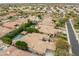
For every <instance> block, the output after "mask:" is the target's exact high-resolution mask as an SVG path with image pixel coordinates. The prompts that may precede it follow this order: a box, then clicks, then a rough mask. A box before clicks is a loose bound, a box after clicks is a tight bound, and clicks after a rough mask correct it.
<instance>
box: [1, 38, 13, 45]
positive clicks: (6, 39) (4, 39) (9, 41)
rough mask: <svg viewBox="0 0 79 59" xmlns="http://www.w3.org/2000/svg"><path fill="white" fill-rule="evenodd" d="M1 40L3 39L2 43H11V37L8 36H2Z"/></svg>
mask: <svg viewBox="0 0 79 59" xmlns="http://www.w3.org/2000/svg"><path fill="white" fill-rule="evenodd" d="M2 41H3V42H4V43H6V44H9V45H11V44H12V39H10V38H8V37H4V38H3V39H2Z"/></svg>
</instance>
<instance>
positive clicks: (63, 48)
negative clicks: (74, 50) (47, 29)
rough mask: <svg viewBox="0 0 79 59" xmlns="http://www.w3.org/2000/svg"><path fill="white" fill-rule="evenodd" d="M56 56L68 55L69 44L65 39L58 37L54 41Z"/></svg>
mask: <svg viewBox="0 0 79 59" xmlns="http://www.w3.org/2000/svg"><path fill="white" fill-rule="evenodd" d="M55 55H57V56H66V55H69V45H68V43H67V42H66V41H65V40H62V39H59V40H57V41H56V51H55Z"/></svg>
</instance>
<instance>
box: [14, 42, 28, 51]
mask: <svg viewBox="0 0 79 59" xmlns="http://www.w3.org/2000/svg"><path fill="white" fill-rule="evenodd" d="M15 46H16V47H17V48H19V49H22V50H28V44H27V43H26V42H23V41H17V42H16V43H15Z"/></svg>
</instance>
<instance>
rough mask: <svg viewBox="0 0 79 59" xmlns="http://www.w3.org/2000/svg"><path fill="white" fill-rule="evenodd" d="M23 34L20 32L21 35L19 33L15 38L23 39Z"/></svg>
mask: <svg viewBox="0 0 79 59" xmlns="http://www.w3.org/2000/svg"><path fill="white" fill-rule="evenodd" d="M23 36H24V35H22V34H19V35H17V36H16V37H15V38H14V40H17V39H21V38H22V37H23Z"/></svg>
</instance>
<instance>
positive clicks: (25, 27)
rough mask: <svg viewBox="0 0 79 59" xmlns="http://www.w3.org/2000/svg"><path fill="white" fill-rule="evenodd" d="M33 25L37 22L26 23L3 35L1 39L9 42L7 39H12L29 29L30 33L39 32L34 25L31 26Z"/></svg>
mask: <svg viewBox="0 0 79 59" xmlns="http://www.w3.org/2000/svg"><path fill="white" fill-rule="evenodd" d="M32 25H35V24H34V23H32V22H28V23H24V24H22V25H21V26H20V27H19V28H16V29H15V30H13V31H11V32H9V33H8V34H6V35H5V36H3V37H2V38H1V39H2V40H3V42H5V43H7V41H9V40H12V39H13V38H14V37H15V36H16V35H18V34H20V33H21V32H22V31H27V32H29V33H32V32H39V31H38V30H37V29H35V28H34V27H31V26H32ZM5 38H6V39H5ZM7 38H8V39H9V40H8V39H7ZM10 42H11V41H10Z"/></svg>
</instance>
